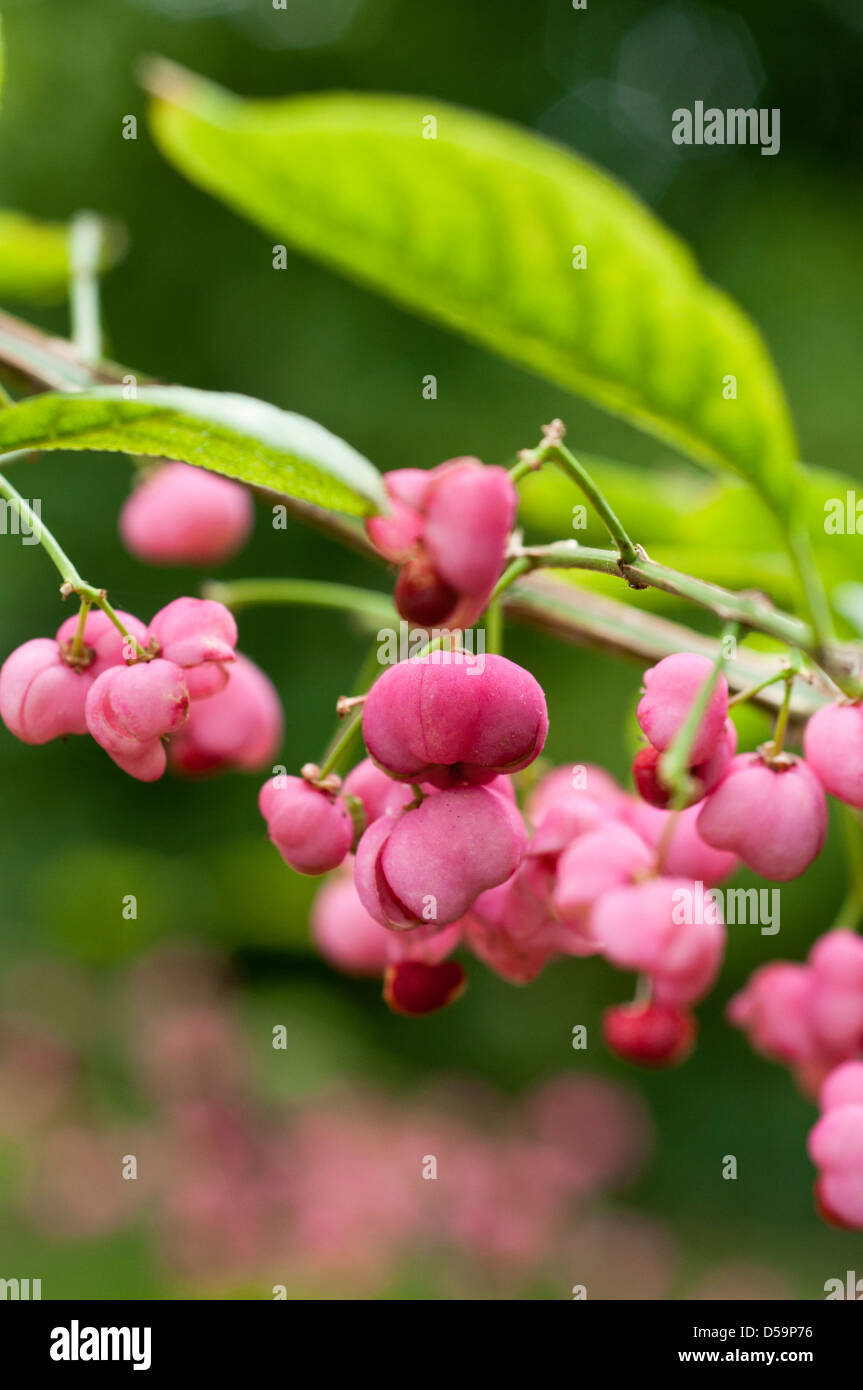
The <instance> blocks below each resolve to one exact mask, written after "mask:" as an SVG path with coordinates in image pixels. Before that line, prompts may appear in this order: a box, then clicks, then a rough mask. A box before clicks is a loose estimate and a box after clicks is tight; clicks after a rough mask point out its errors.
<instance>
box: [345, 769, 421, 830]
mask: <svg viewBox="0 0 863 1390" xmlns="http://www.w3.org/2000/svg"><path fill="white" fill-rule="evenodd" d="M343 791H344V794H345V796H355V797H356V798H357V800H358V801H361V802H362V807H363V813H364V815H365V823H366V825H367V826H369V825H371V823H372V821H373V820H377V819H378V818H379V817H380V816H383V815H386V813H387V812H388V811H389V812H391V813H392V814H393V815H395V814H396V813H397V812H398V811H400V810H401V809H402V807H403V806H407V805H408V803H409V802H410V801H412V800H413V795H414V794H413V791H412V789H411V788H410V787H409V786H406V785H405V783H404V782H394V781H393V779H392V777H390V776H388V774H387V773H386V772H382V771H381V769H380V768H379V767H376V766H375V764H374V763H373V762H372V760H371V758H363V760H362V762H360V763H357V765H356V767H353V768H351V770H350V772H349V773H348V775H347V777H346V778H345V781H344V787H343Z"/></svg>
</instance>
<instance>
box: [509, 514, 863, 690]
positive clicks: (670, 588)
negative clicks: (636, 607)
mask: <svg viewBox="0 0 863 1390" xmlns="http://www.w3.org/2000/svg"><path fill="white" fill-rule="evenodd" d="M516 558H518V559H526V560H528V561H529V562H530V567H531V568H543V569H578V570H590V571H592V572H594V573H596V574H611V575H616V576H618V577H620V576H622V577H623V578H624V579H625V580H626V581H627V583H628V584H630V585H631V586H633V587H635V588H645V587H650V588H653V589H660V590H661V591H662V592H663V593H666V594H673V595H674V596H675V597H676V598H684V599H688V600H689V601H690V602H691V603H696V604H698V605H699V607H701V608H707V609H709V610H710V612H711V613H714V614H715V615H716V616H717V617H718V618H721V619H722V620H723V621H726V622H737V623H739V624H740V625H741V626H743V627H749V628H752V629H754V631H756V632H763V633H765V634H766V635H767V636H768V637H774V638H775V639H776V640H777V641H778V642H784V643H785V644H786V645H788V646H792V647H799V648H800V649H801V651H804V652H806V653H807V654H808V655H810V656H812V657H813V658H814V659H815V660H817V661H818V663H819V665H821V666H822V667H823V668H824V670H825V671H827V673H828V675H829V676H830V678H831V680H833V681H834V682H835V683H836V685H838V686H839V688H840V690H842V691H843V693H844V694H846V695H850V696H851V697H852V698H854V697H856V698H859V697H860V694H861V693H863V687H861V685H860V682H859V681H858V680H857V679H855V677H854V676H852V674H851V671H850V669H849V665H848V663H847V662H845V661H843V659H842V652H841V649H839V648H837V647H835V646H830V647H828V648H827V649H826V651H825V650H822V648H821V646H820V643H819V640H818V639H817V637H816V634H815V631H814V629H813V628H812V627H811V626H810V625H809V623H807V622H804V621H803V619H802V618H795V617H793V616H792V615H791V614H790V613H784V612H782V610H781V609H778V608H774V607H773V606H772V604H770V603H769V602H768V601H767V600H766V599H764V598H761V597H760V596H758V595H757V594H756V595H753V594H745V593H735V592H734V591H733V590H731V589H723V588H721V587H720V586H719V585H718V584H711V583H708V582H707V581H706V580H703V579H695V578H694V577H693V576H692V575H688V574H681V573H680V571H679V570H673V569H670V568H669V567H668V566H667V565H660V564H657V563H656V561H654V560H649V559H646V558H643V559H642V558H640V559H637V560H634V561H633V562H632V563H631V564H624V563H623V562H622V561H621V560H620V557H619V556H618V555H617V554H616V553H615V552H614V551H613V550H600V549H597V548H596V547H594V546H587V545H579V544H578V542H577V541H557V542H555V543H554V544H552V545H545V546H530V547H523V548H522V549H520V550H519V551H517V552H516Z"/></svg>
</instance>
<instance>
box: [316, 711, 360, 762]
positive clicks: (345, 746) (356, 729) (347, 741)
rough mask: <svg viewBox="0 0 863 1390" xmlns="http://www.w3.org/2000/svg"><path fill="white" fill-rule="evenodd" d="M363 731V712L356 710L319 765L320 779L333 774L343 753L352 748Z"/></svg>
mask: <svg viewBox="0 0 863 1390" xmlns="http://www.w3.org/2000/svg"><path fill="white" fill-rule="evenodd" d="M362 729H363V712H362V710H361V709H358V710H357V711H356V712H355V713H354V714H352V715H350V717H349V718H348V722H347V725H346V727H345V728H344V730H343V731H342V733H341V734H340V735H339V737H338V738H337V739H335V741H334V742H333V743H332V744H331V745H330V748H329V750H328V752H327V755H326V757H325V758H324V761H323V762H322V763H321V772H320V775H321V777H326V776H327V775H328V774H329V773H331V772H335V771H336V769H337V767H338V766H339V764H340V762H341V760H342V758H343V757H344V755H345V753H347V752H348V750H349V749H350V748H351V747H352V746H353V744H354V743H355V742H356V740H357V738H358V737H359V735H360V734H361V733H362Z"/></svg>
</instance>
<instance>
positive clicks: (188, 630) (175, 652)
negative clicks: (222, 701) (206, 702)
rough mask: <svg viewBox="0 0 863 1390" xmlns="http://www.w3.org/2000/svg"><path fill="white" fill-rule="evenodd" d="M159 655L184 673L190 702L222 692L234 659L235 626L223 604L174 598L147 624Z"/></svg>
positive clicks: (231, 616) (204, 600)
mask: <svg viewBox="0 0 863 1390" xmlns="http://www.w3.org/2000/svg"><path fill="white" fill-rule="evenodd" d="M150 637H151V638H154V639H155V641H156V642H158V644H159V655H160V656H162V657H164V659H165V660H166V661H173V662H176V664H177V665H178V666H182V668H183V670H184V671H185V673H186V685H187V686H188V688H189V695H190V696H191V698H192V699H193V700H198V699H203V698H205V697H206V696H208V695H213V694H215V693H216V691H218V690H222V689H224V687H225V685H226V684H227V680H228V670H227V667H228V666H229V665H230V663H231V662H232V661H233V660H234V656H235V652H234V648H235V647H236V645H237V624H236V622H235V620H234V615H233V613H231V612H230V610H229V609H227V608H226V607H225V605H224V604H223V603H216V602H214V601H213V600H212V599H205V598H176V599H174V600H173V602H172V603H169V604H167V605H166V606H165V607H164V608H162V609H160V610H159V612H158V613H157V614H156V616H155V618H154V619H153V621H152V622H151V623H150Z"/></svg>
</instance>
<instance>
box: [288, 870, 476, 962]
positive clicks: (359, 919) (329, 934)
mask: <svg viewBox="0 0 863 1390" xmlns="http://www.w3.org/2000/svg"><path fill="white" fill-rule="evenodd" d="M312 935H313V936H314V939H315V945H316V946H317V948H318V950H319V951H320V953H321V955H322V956H324V957H325V958H326V959H327V960H328V961H330V963H331V964H332V965H334V966H335V967H336V968H337V969H338V970H343V971H345V972H346V973H347V974H349V975H370V976H377V977H380V976H382V975H383V973H384V970H385V969H386V967H387V966H388V965H393V964H398V962H399V961H402V960H419V961H423V962H424V963H425V964H426V965H436V964H437V963H438V962H439V961H442V960H445V959H446V957H447V956H448V955H450V953H451V952H452V951H454V950H455V948H456V946H457V945H458V944H459V940H460V937H461V928H460V926H458V925H457V924H453V925H451V926H447V927H442V928H440V929H438V927H437V926H436V925H435V924H434V923H430V924H429V925H428V926H422V927H414V928H413V930H412V931H405V932H393V931H388V930H387V928H386V927H384V926H381V924H380V922H376V921H375V919H374V917H370V916H369V914H368V913H367V912H366V910H365V908H364V907H363V905H362V903H361V902H360V899H359V895H358V894H357V890H356V886H355V885H354V879H353V873H352V872H348V873H345V872H342V873H340V874H337V875H336V876H335V877H333V878H331V879H330V880H329V882H328V883H325V884H324V885H323V887H322V888H321V890H320V892H319V893H318V895H317V897H316V898H315V901H314V904H313V907H312Z"/></svg>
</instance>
